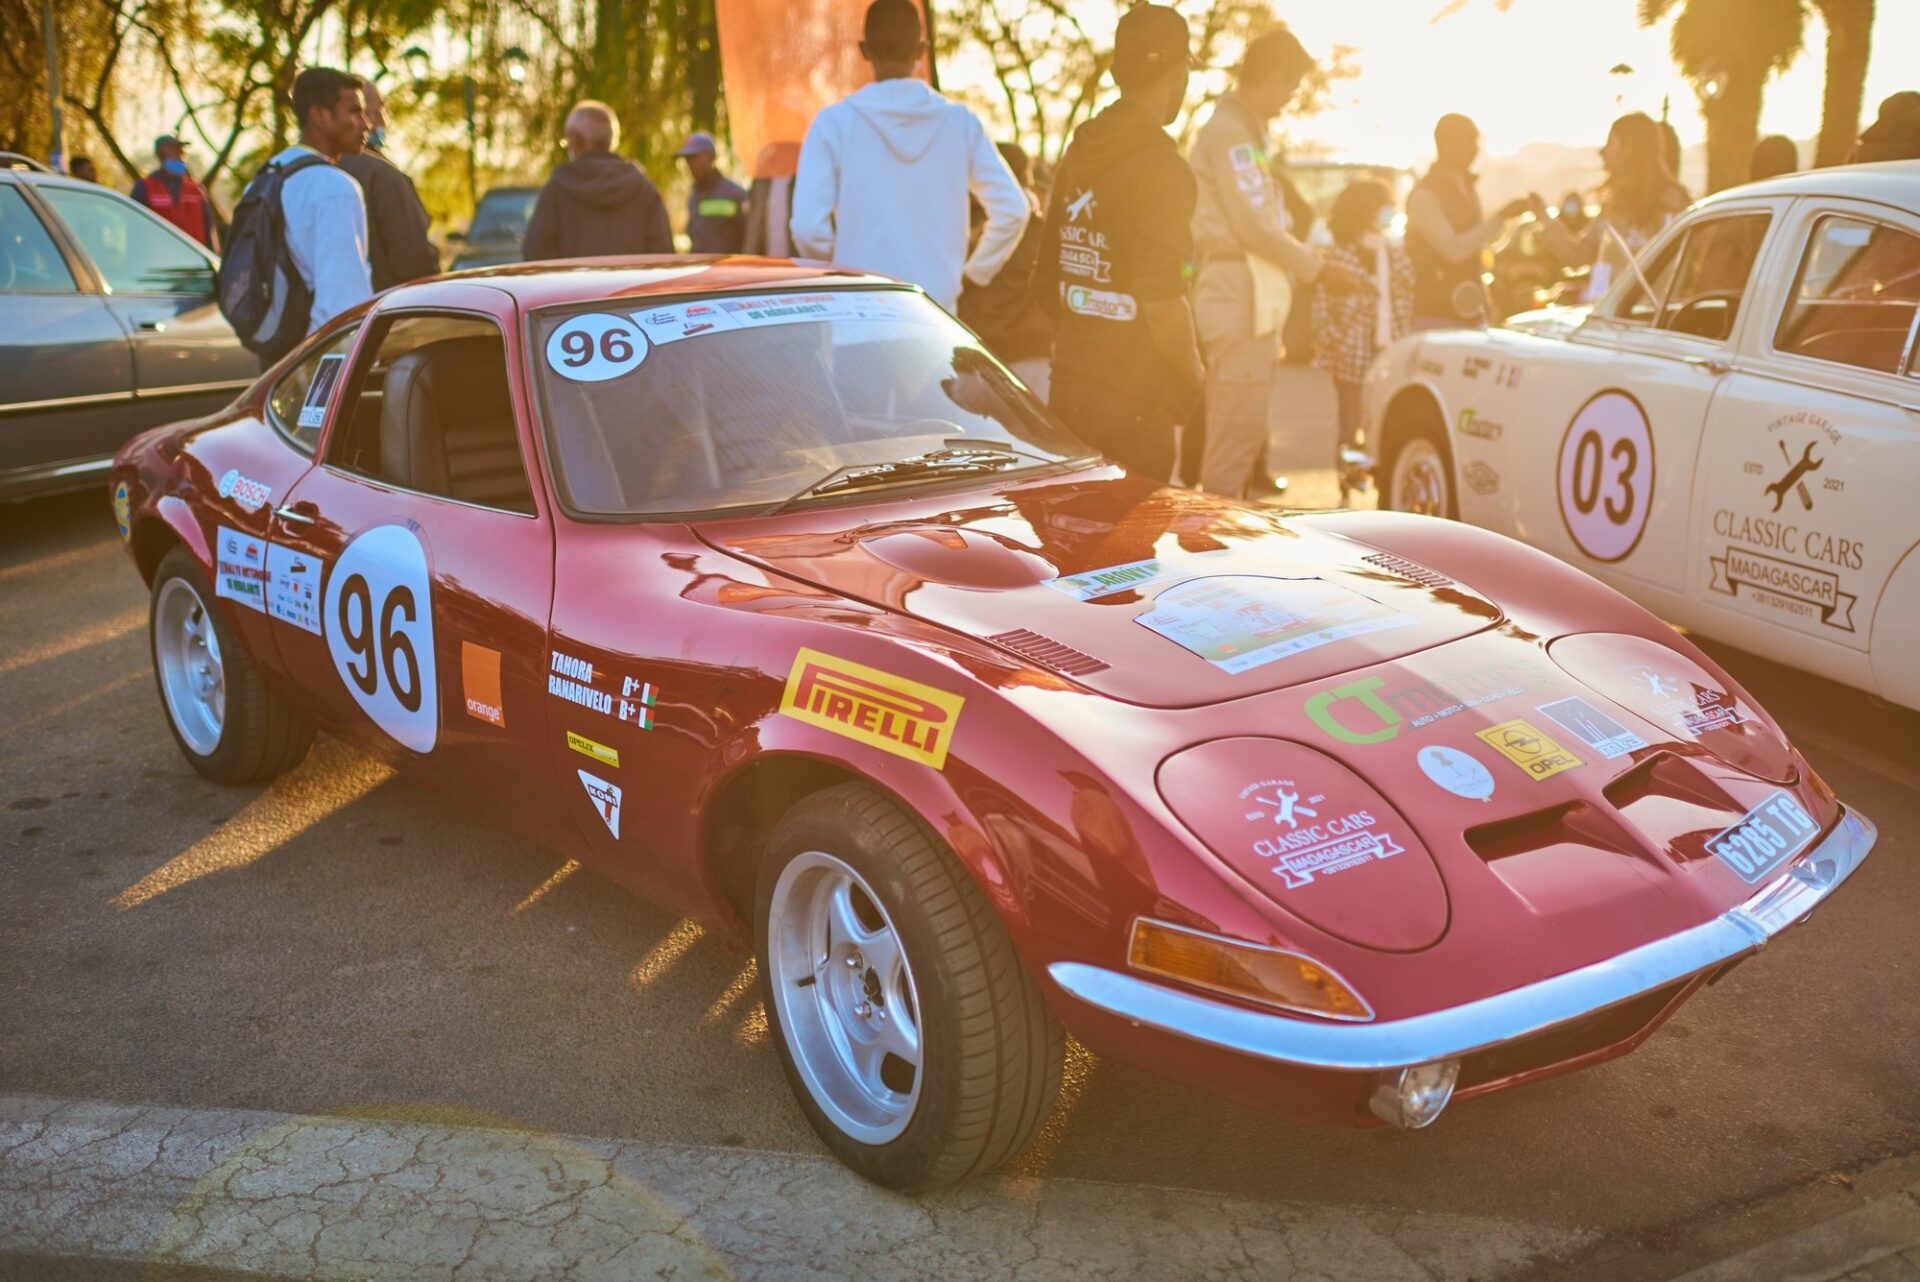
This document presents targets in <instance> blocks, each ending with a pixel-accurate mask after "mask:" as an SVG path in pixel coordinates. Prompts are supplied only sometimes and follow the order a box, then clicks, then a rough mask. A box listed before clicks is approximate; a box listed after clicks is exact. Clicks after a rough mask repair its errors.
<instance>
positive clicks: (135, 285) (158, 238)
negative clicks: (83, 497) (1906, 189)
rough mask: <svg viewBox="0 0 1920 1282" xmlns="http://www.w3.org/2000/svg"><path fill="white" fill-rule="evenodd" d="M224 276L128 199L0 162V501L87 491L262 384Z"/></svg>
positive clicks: (40, 169)
mask: <svg viewBox="0 0 1920 1282" xmlns="http://www.w3.org/2000/svg"><path fill="white" fill-rule="evenodd" d="M219 265H220V260H219V258H218V257H216V256H215V255H214V254H213V253H211V252H210V251H208V250H207V249H205V248H203V247H202V246H200V245H198V244H196V243H195V242H194V241H193V240H192V239H190V238H189V237H187V236H185V235H183V234H181V232H180V231H179V230H178V229H177V228H175V227H174V226H173V225H172V224H171V223H168V222H166V221H164V220H163V219H160V218H158V217H156V216H154V215H153V214H152V213H150V212H148V211H147V210H146V209H144V208H142V207H141V206H140V205H139V204H137V203H135V202H134V201H132V200H130V199H128V198H127V197H125V196H123V195H121V194H120V193H118V192H115V191H111V190H109V189H108V188H105V187H101V186H98V185H97V184H94V183H88V182H81V181H80V180H78V179H75V178H66V177H62V176H61V175H59V174H56V173H54V172H53V171H51V170H49V169H47V168H46V167H45V166H44V165H41V164H39V163H38V162H35V161H32V160H28V159H26V158H25V157H20V156H14V155H12V154H11V153H4V152H0V502H5V501H8V500H12V499H22V498H28V497H31V496H33V495H39V494H50V493H55V492H58V491H61V490H71V489H82V488H85V487H86V486H88V485H91V484H93V483H95V481H97V480H98V478H99V477H100V476H101V475H102V474H104V473H105V472H106V470H107V466H108V465H109V464H110V463H112V462H113V454H114V451H115V450H117V449H119V448H120V446H121V445H122V444H123V443H124V442H125V441H126V440H127V439H128V438H129V437H131V436H133V435H134V434H136V433H138V432H140V431H143V430H144V429H146V428H149V427H154V426H157V425H159V424H161V423H170V422H176V421H178V420H180V419H185V418H194V417H197V416H199V415H201V414H207V413H211V412H212V411H213V410H216V409H218V408H220V407H221V406H223V405H225V404H227V402H229V401H231V400H232V399H233V397H234V394H235V393H236V392H238V391H239V390H240V389H242V388H244V387H246V386H247V385H248V384H250V383H251V382H252V381H253V380H254V379H255V378H257V377H258V376H259V374H260V364H259V361H258V360H256V359H255V358H254V356H253V355H252V354H251V353H249V352H248V351H247V350H246V349H245V348H243V347H241V346H240V342H239V340H238V339H237V338H235V337H234V333H233V329H232V327H230V326H229V325H228V324H227V322H226V320H225V319H224V318H222V317H221V315H220V309H219V308H218V307H216V306H215V305H214V301H213V280H214V272H215V271H216V269H217V268H218V267H219Z"/></svg>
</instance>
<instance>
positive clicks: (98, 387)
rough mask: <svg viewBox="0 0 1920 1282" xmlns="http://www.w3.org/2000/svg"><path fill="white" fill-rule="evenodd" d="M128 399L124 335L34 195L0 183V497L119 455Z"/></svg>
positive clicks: (129, 361) (127, 428)
mask: <svg viewBox="0 0 1920 1282" xmlns="http://www.w3.org/2000/svg"><path fill="white" fill-rule="evenodd" d="M132 400H133V352H132V348H131V346H130V345H129V343H128V341H127V335H126V333H125V332H124V331H123V330H122V329H121V327H120V325H119V323H118V322H117V321H116V320H115V319H114V317H113V314H112V312H111V311H109V310H108V307H107V302H106V300H105V299H104V298H103V297H102V296H101V295H100V294H99V293H98V292H97V291H96V290H95V289H94V288H93V281H92V279H91V278H90V276H89V275H88V274H87V272H86V268H85V266H84V264H82V263H78V262H76V261H75V260H74V259H73V257H72V256H71V255H70V253H69V252H68V251H67V250H66V249H65V248H64V247H63V246H62V244H61V242H60V238H59V237H58V236H57V234H56V233H54V232H53V231H51V230H50V229H49V227H48V226H47V224H46V222H45V221H44V219H43V217H42V211H41V210H40V208H39V207H38V205H37V202H35V201H34V199H33V197H32V196H31V195H30V194H29V193H28V192H27V191H26V190H25V188H24V187H23V186H22V185H21V184H18V183H16V182H13V181H3V180H0V496H5V495H6V494H7V493H8V492H9V491H10V490H11V491H14V492H25V491H26V490H27V488H28V487H29V486H34V485H42V484H46V483H47V482H48V481H49V480H52V481H53V482H54V483H56V484H57V483H58V479H59V477H58V473H59V470H60V469H61V468H62V467H63V466H65V465H70V464H75V463H76V461H79V460H92V459H99V458H101V457H102V456H105V455H109V454H111V453H112V452H113V451H114V450H116V449H118V448H119V447H120V444H121V442H123V441H125V440H126V438H127V437H128V436H129V435H131V434H132V431H133V427H132V419H131V418H130V413H131V408H132ZM82 466H84V464H83V465H82ZM97 466H100V467H103V466H104V465H97Z"/></svg>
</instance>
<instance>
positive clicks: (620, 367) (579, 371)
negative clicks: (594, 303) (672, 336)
mask: <svg viewBox="0 0 1920 1282" xmlns="http://www.w3.org/2000/svg"><path fill="white" fill-rule="evenodd" d="M645 359H647V336H646V335H645V334H643V333H641V332H640V327H639V326H638V325H636V324H634V323H633V322H632V321H630V320H628V319H627V318H626V317H625V316H615V315H613V314H612V313H610V312H588V313H587V314H586V315H584V316H573V317H569V318H568V320H567V323H566V324H564V325H562V326H561V327H560V328H559V329H556V330H554V331H553V335H552V337H550V338H548V339H547V368H548V369H550V370H552V371H553V372H554V373H556V374H558V375H560V377H562V378H570V379H572V380H573V381H574V382H576V383H604V382H605V381H606V380H608V379H610V378H618V377H620V376H621V375H622V374H627V373H631V372H632V371H633V370H635V369H637V368H639V365H640V362H641V361H643V360H645Z"/></svg>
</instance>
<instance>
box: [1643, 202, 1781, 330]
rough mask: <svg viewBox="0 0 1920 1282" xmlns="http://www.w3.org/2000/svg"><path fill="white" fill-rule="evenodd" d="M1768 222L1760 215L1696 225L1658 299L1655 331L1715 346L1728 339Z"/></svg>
mask: <svg viewBox="0 0 1920 1282" xmlns="http://www.w3.org/2000/svg"><path fill="white" fill-rule="evenodd" d="M1770 221H1772V216H1771V215H1769V214H1764V213H1760V214H1735V215H1732V216H1731V217H1727V218H1715V219H1711V220H1708V221H1704V222H1700V223H1697V224H1695V226H1694V227H1693V229H1692V230H1691V231H1689V232H1688V233H1687V243H1686V245H1685V246H1684V247H1683V248H1682V249H1681V251H1680V266H1679V268H1678V269H1677V270H1676V271H1675V272H1674V275H1673V280H1672V283H1671V284H1669V285H1668V287H1667V290H1666V294H1665V296H1664V297H1663V298H1662V299H1661V302H1660V320H1659V327H1660V328H1661V329H1667V330H1673V331H1674V332H1676V333H1681V334H1691V335H1693V336H1694V337H1695V338H1710V339H1713V340H1715V341H1724V340H1726V339H1728V338H1730V337H1732V336H1733V323H1734V321H1735V320H1736V319H1738V317H1739V315H1740V302H1741V300H1742V299H1743V298H1745V297H1746V292H1747V281H1748V280H1749V279H1750V278H1751V277H1752V275H1753V265H1754V263H1755V262H1756V261H1758V259H1759V257H1760V247H1761V245H1763V244H1765V243H1766V239H1767V224H1768V223H1769V222H1770Z"/></svg>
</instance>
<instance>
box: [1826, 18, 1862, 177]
mask: <svg viewBox="0 0 1920 1282" xmlns="http://www.w3.org/2000/svg"><path fill="white" fill-rule="evenodd" d="M1813 5H1814V7H1815V8H1816V9H1818V10H1819V11H1820V16H1821V17H1822V18H1823V19H1825V21H1826V24H1827V82H1826V92H1825V95H1824V97H1823V98H1822V99H1821V103H1820V140H1819V142H1818V143H1817V144H1815V146H1814V149H1813V163H1814V164H1816V165H1841V164H1845V163H1846V160H1847V156H1848V155H1849V154H1851V153H1852V151H1853V144H1854V143H1855V142H1856V141H1857V140H1858V137H1859V133H1860V107H1861V98H1862V97H1864V96H1865V94H1866V88H1867V57H1868V54H1869V53H1870V52H1871V44H1872V40H1873V0H1813Z"/></svg>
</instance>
